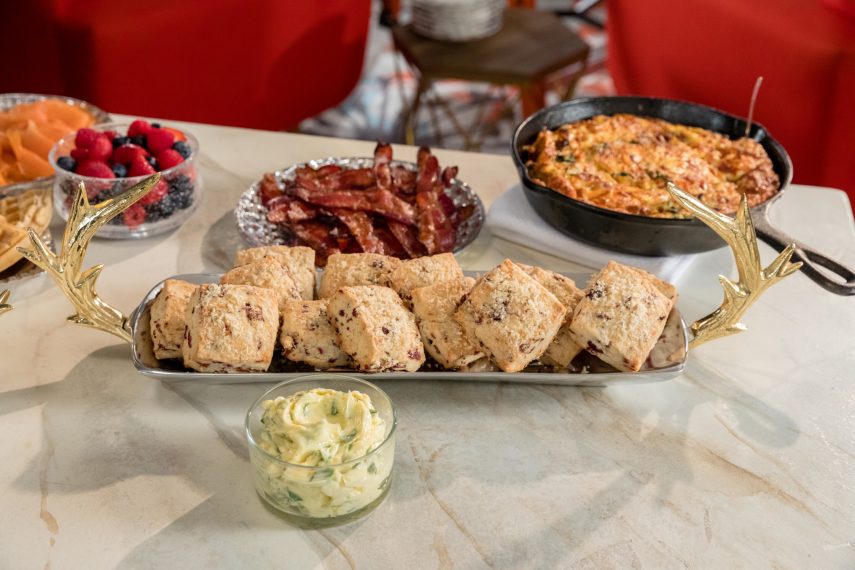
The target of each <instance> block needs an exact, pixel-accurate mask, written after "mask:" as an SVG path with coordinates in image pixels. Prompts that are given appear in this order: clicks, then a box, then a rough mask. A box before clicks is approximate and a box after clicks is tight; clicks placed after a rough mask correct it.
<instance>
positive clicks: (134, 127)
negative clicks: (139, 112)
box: [128, 119, 151, 137]
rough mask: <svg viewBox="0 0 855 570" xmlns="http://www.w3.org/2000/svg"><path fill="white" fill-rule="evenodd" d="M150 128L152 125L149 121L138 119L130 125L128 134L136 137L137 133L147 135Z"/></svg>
mask: <svg viewBox="0 0 855 570" xmlns="http://www.w3.org/2000/svg"><path fill="white" fill-rule="evenodd" d="M150 130H151V125H149V124H148V121H143V120H142V119H137V120H136V121H134V122H133V123H131V126H130V127H128V136H129V137H135V136H137V135H147V134H148V132H149V131H150Z"/></svg>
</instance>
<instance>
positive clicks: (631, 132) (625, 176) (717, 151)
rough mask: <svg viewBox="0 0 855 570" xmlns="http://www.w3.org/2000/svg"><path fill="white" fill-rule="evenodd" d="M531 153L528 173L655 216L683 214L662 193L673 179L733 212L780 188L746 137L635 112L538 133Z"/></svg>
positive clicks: (578, 194) (593, 200) (581, 196)
mask: <svg viewBox="0 0 855 570" xmlns="http://www.w3.org/2000/svg"><path fill="white" fill-rule="evenodd" d="M523 150H524V151H526V152H527V153H528V154H529V160H528V162H527V167H528V172H529V176H530V177H531V178H532V179H533V180H534V181H535V182H537V183H539V184H542V185H544V186H547V187H549V188H552V189H553V190H556V191H557V192H560V193H562V194H564V195H565V196H569V197H570V198H574V199H576V200H581V201H583V202H587V203H589V204H593V205H595V206H599V207H601V208H607V209H609V210H614V211H617V212H624V213H628V214H636V215H641V216H650V217H657V218H687V217H690V214H689V213H688V212H687V211H685V210H683V209H682V208H681V207H680V206H679V205H678V204H677V203H676V202H675V201H674V200H673V199H672V198H671V196H670V194H668V191H667V190H666V189H665V183H666V182H667V181H671V182H673V183H674V184H676V185H677V186H679V187H680V188H682V189H683V190H685V191H687V192H688V193H689V194H692V195H693V196H695V197H696V198H698V199H700V200H701V201H702V202H704V203H705V204H707V205H708V206H710V207H711V208H713V209H715V210H718V211H719V212H722V213H725V214H732V213H734V212H735V211H736V209H737V207H738V206H739V201H740V198H741V196H742V195H743V194H745V195H746V196H747V198H748V204H749V206H756V205H757V204H760V203H762V202H764V201H766V200H768V199H769V198H770V197H771V196H772V195H774V194H775V193H776V192H777V191H778V189H779V186H780V183H779V180H778V176H777V175H776V174H775V172H774V170H773V168H772V161H771V160H770V159H769V156H768V155H767V154H766V152H765V151H764V150H763V147H762V146H760V144H759V143H757V142H756V141H754V140H752V139H748V138H740V139H736V140H731V139H729V138H727V137H726V136H724V135H721V134H718V133H714V132H712V131H708V130H706V129H701V128H698V127H688V126H685V125H676V124H673V123H669V122H667V121H663V120H661V119H652V118H646V117H639V116H636V115H614V116H610V117H607V116H604V115H597V116H595V117H592V118H590V119H587V120H584V121H580V122H577V123H570V124H567V125H563V126H561V127H559V128H558V129H555V130H554V131H549V130H545V129H544V130H543V131H541V132H540V133H539V134H538V136H537V139H536V140H535V142H534V144H532V145H530V146H528V147H525V148H524V149H523Z"/></svg>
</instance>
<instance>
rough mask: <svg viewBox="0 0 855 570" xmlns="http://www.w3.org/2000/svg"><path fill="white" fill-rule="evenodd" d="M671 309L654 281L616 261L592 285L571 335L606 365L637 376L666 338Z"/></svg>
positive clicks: (578, 311) (578, 306) (590, 283)
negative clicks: (648, 357) (638, 371)
mask: <svg viewBox="0 0 855 570" xmlns="http://www.w3.org/2000/svg"><path fill="white" fill-rule="evenodd" d="M672 306H673V299H671V298H669V297H668V296H666V295H665V294H663V293H662V291H661V290H660V289H659V287H657V285H656V284H655V283H654V282H653V280H651V279H649V278H646V277H645V276H644V275H642V274H640V273H639V270H637V269H635V268H634V267H627V266H625V265H621V264H619V263H615V262H614V261H612V262H609V264H608V265H606V266H605V267H604V268H603V269H601V270H600V271H599V272H598V273H597V274H595V275H594V276H593V277H592V278H591V281H590V282H589V283H588V287H587V289H585V296H584V297H583V298H582V300H581V301H579V304H578V305H576V310H575V311H574V313H573V321H572V322H571V323H570V334H571V335H572V336H573V340H575V341H576V342H577V343H578V344H580V345H582V346H584V347H585V350H587V351H588V352H590V353H592V354H594V355H596V356H597V357H598V358H599V359H600V360H602V361H603V362H607V363H608V364H611V365H612V366H614V367H615V368H617V369H618V370H623V371H627V372H635V371H637V370H639V369H640V368H641V366H642V364H644V361H645V359H646V358H647V355H648V354H650V351H651V349H652V348H653V346H654V345H655V344H656V341H657V340H658V339H659V335H661V334H662V330H663V329H664V328H665V322H666V320H667V319H668V313H670V312H671V307H672Z"/></svg>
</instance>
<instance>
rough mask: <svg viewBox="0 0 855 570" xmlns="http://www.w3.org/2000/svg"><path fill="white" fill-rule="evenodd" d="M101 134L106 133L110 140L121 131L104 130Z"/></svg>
mask: <svg viewBox="0 0 855 570" xmlns="http://www.w3.org/2000/svg"><path fill="white" fill-rule="evenodd" d="M101 134H103V135H105V136H106V137H107V138H108V139H110V141H112V140H113V139H115V138H116V137H117V136H119V133H117V132H116V131H104V132H103V133H101Z"/></svg>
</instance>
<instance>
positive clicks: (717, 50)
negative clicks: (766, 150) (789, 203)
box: [607, 0, 855, 207]
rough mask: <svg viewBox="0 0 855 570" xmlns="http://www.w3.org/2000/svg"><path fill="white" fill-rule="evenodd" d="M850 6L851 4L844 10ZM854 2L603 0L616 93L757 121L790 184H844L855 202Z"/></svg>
mask: <svg viewBox="0 0 855 570" xmlns="http://www.w3.org/2000/svg"><path fill="white" fill-rule="evenodd" d="M849 4H851V6H849ZM851 7H855V2H852V0H826V1H825V2H819V1H817V0H754V1H751V2H745V1H744V0H694V1H692V2H685V1H683V0H649V1H647V2H637V1H635V0H609V3H608V8H609V14H608V25H607V28H608V35H609V70H610V71H611V73H612V76H613V78H614V81H615V86H616V88H617V90H618V92H619V93H626V94H629V93H632V94H639V95H650V96H659V97H670V98H675V99H684V100H689V101H696V102H699V103H704V104H707V105H710V106H713V107H717V108H720V109H723V110H725V111H728V112H730V113H734V114H738V115H742V116H745V115H747V113H748V103H749V99H750V96H751V89H752V88H753V86H754V81H755V79H756V78H757V76H761V75H762V76H763V77H764V82H763V88H762V89H761V91H760V96H759V98H758V101H757V107H756V112H755V119H756V120H757V121H758V122H760V123H763V125H765V126H766V127H767V128H768V129H769V131H770V132H771V133H772V136H774V137H775V138H777V139H778V140H779V141H780V142H781V144H783V145H784V147H785V148H786V149H787V151H788V152H789V154H790V156H791V157H792V159H793V165H794V175H795V181H796V182H800V183H804V184H818V185H822V186H831V187H835V188H841V189H843V190H845V191H847V193H848V194H849V197H850V201H852V203H853V207H855V147H853V142H855V138H853V133H855V104H853V102H855V11H853V12H847V8H851Z"/></svg>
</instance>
